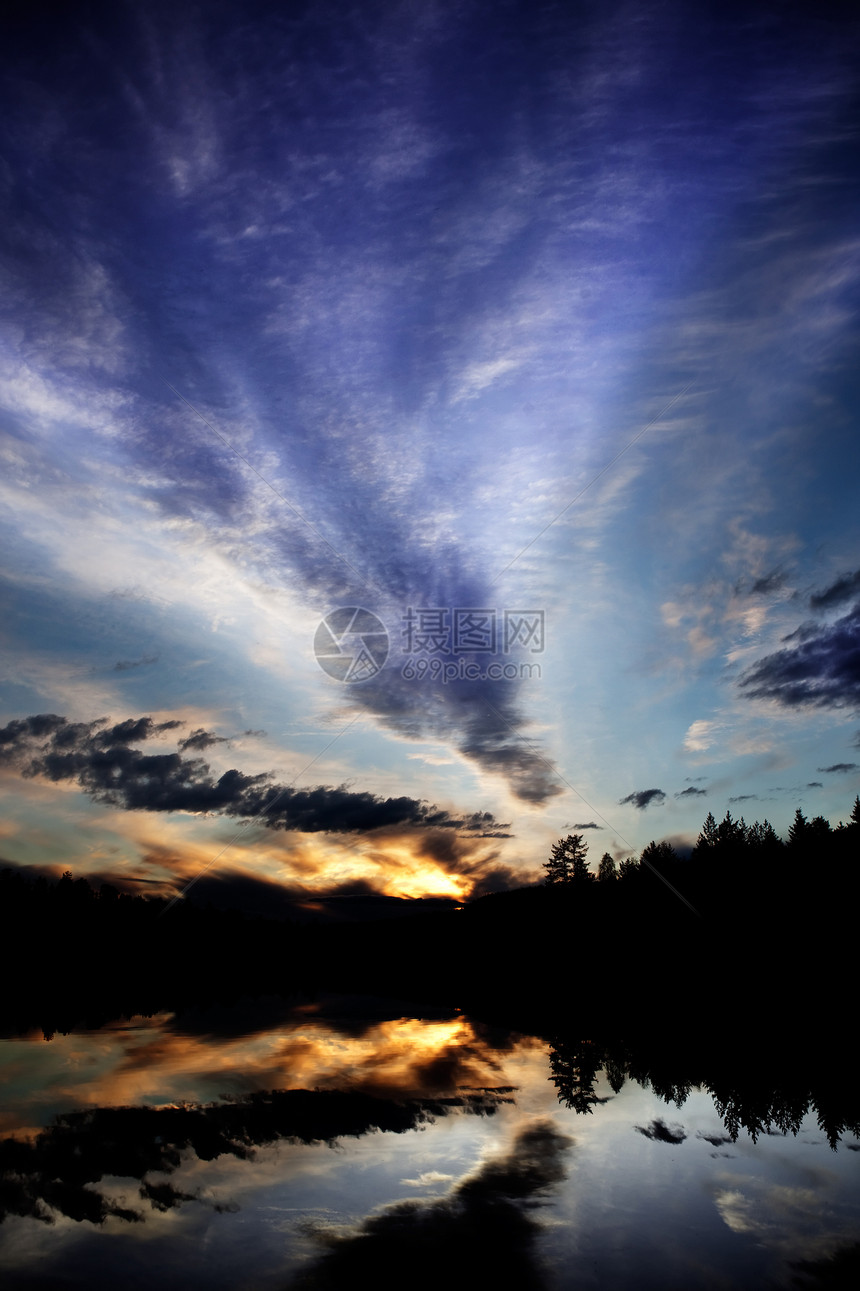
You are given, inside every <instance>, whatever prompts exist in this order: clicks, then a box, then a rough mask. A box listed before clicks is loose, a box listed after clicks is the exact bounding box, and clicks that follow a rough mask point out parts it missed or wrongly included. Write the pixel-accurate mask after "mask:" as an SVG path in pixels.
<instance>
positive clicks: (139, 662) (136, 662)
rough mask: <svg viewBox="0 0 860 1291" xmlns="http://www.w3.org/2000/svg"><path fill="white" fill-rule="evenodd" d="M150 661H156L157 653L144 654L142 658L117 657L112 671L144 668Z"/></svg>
mask: <svg viewBox="0 0 860 1291" xmlns="http://www.w3.org/2000/svg"><path fill="white" fill-rule="evenodd" d="M150 663H158V655H157V654H145V655H144V656H143V658H142V659H118V660H117V661H116V663H115V664H114V666H113V669H112V671H113V672H130V671H131V670H132V669H133V668H144V667H146V665H147V664H150Z"/></svg>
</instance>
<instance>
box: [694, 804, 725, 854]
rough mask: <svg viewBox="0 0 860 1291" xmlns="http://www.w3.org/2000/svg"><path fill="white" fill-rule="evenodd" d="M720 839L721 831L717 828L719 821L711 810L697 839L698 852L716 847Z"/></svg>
mask: <svg viewBox="0 0 860 1291" xmlns="http://www.w3.org/2000/svg"><path fill="white" fill-rule="evenodd" d="M718 840H719V832H718V829H717V822H716V821H715V820H714V815H713V812H710V811H709V812H708V814H707V816H706V817H705V823H704V825H703V826H702V832H701V834H700V835H699V837H698V838H697V839H696V848H695V850H696V851H697V852H709V851H711V849H712V848H714V847H716V845H717V842H718Z"/></svg>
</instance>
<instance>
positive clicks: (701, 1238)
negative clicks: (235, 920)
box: [0, 997, 860, 1291]
mask: <svg viewBox="0 0 860 1291" xmlns="http://www.w3.org/2000/svg"><path fill="white" fill-rule="evenodd" d="M413 1013H414V1014H415V1015H413ZM0 1063H1V1064H2V1066H0V1090H2V1098H1V1099H0V1138H2V1140H3V1143H2V1153H0V1211H2V1213H3V1214H4V1215H5V1218H4V1219H3V1222H2V1223H0V1269H2V1274H3V1279H2V1280H3V1285H4V1286H6V1287H9V1288H16V1287H17V1288H32V1289H33V1291H35V1289H36V1288H39V1289H44V1288H49V1287H50V1288H53V1287H57V1288H59V1287H68V1288H101V1287H105V1288H107V1287H110V1288H138V1287H140V1288H143V1287H146V1288H150V1287H153V1286H158V1287H159V1288H162V1289H163V1291H172V1288H179V1287H189V1286H194V1287H202V1288H213V1289H215V1288H218V1289H220V1288H231V1289H234V1291H240V1289H242V1291H244V1289H245V1288H248V1289H249V1291H250V1289H251V1288H254V1289H255V1291H268V1289H270V1288H271V1289H272V1291H274V1289H275V1288H284V1289H285V1291H286V1288H291V1287H293V1288H308V1287H351V1286H353V1285H354V1284H355V1283H356V1282H357V1281H358V1282H360V1283H362V1282H365V1281H369V1282H370V1283H371V1284H372V1285H374V1286H376V1287H378V1288H388V1287H401V1286H402V1287H418V1288H420V1287H424V1286H428V1287H430V1286H439V1285H441V1286H445V1287H448V1288H457V1287H479V1286H483V1285H491V1284H495V1285H498V1286H502V1287H512V1288H531V1287H534V1288H548V1289H551V1288H555V1289H558V1291H566V1289H568V1288H570V1289H573V1288H585V1287H596V1288H604V1287H609V1288H627V1287H629V1288H643V1289H644V1288H655V1289H656V1288H661V1291H665V1289H666V1288H679V1289H680V1288H697V1287H708V1288H711V1287H713V1288H723V1287H796V1286H823V1285H827V1286H831V1285H850V1284H851V1281H850V1279H851V1278H852V1277H856V1267H857V1266H856V1263H853V1261H854V1260H855V1259H856V1250H855V1251H853V1252H852V1250H851V1249H850V1248H852V1247H855V1246H856V1244H857V1243H858V1241H860V1189H858V1182H860V1141H858V1138H857V1136H856V1134H855V1133H852V1132H847V1131H845V1129H844V1126H843V1127H842V1128H841V1132H840V1134H839V1135H838V1140H837V1141H836V1147H835V1149H834V1148H833V1147H832V1146H831V1144H830V1143H829V1142H828V1133H829V1135H830V1138H831V1139H834V1138H835V1136H834V1133H833V1131H832V1127H828V1126H827V1125H826V1124H825V1125H824V1128H821V1127H820V1125H819V1119H820V1118H819V1117H818V1116H817V1115H816V1114H815V1112H814V1111H807V1110H806V1108H805V1106H803V1105H802V1103H801V1105H799V1106H798V1107H797V1108H796V1109H795V1111H794V1113H791V1112H790V1111H785V1109H783V1112H784V1114H783V1115H782V1116H781V1118H777V1119H781V1121H782V1123H781V1125H780V1124H775V1123H774V1121H773V1120H772V1119H769V1118H768V1117H767V1116H765V1117H763V1118H762V1117H759V1124H758V1127H756V1126H755V1125H753V1130H754V1133H750V1132H749V1130H747V1129H743V1128H740V1129H737V1130H736V1137H734V1138H733V1137H732V1133H731V1132H730V1131H731V1130H732V1129H736V1125H735V1123H734V1122H733V1113H732V1110H731V1108H728V1107H727V1104H726V1099H725V1098H724V1097H722V1096H721V1095H719V1094H718V1095H717V1099H716V1102H715V1098H714V1096H713V1094H712V1092H710V1091H709V1089H708V1088H707V1087H705V1086H695V1085H693V1086H692V1087H689V1088H688V1086H687V1085H686V1084H683V1085H682V1087H681V1088H678V1087H675V1088H672V1087H671V1082H669V1088H668V1089H667V1086H666V1082H665V1081H663V1082H655V1081H654V1080H649V1079H647V1077H646V1076H645V1075H643V1074H642V1072H641V1071H640V1072H638V1073H635V1072H634V1073H633V1074H631V1064H629V1063H628V1064H627V1070H626V1071H625V1069H624V1063H623V1062H619V1061H618V1060H616V1059H613V1060H611V1061H610V1060H609V1059H607V1058H606V1057H605V1055H604V1054H603V1053H602V1051H601V1050H599V1049H598V1048H596V1047H592V1046H591V1042H589V1041H588V1040H583V1039H581V1038H579V1039H577V1041H576V1042H575V1043H573V1044H571V1043H570V1038H569V1037H568V1041H567V1042H566V1044H557V1045H556V1047H555V1048H551V1047H550V1046H548V1044H547V1043H546V1041H544V1040H540V1039H538V1038H536V1037H534V1036H529V1035H523V1034H518V1033H511V1032H507V1031H504V1030H500V1029H493V1028H491V1027H488V1026H486V1025H483V1024H481V1023H480V1022H478V1021H475V1020H473V1019H470V1018H468V1017H466V1016H463V1015H462V1014H459V1013H456V1012H455V1013H451V1012H447V1013H439V1014H438V1015H433V1014H428V1013H427V1011H424V1012H423V1014H422V1013H421V1012H420V1011H417V1012H415V1011H413V1010H412V1009H410V1008H409V1007H408V1006H406V1005H402V1004H397V1003H395V1002H385V1001H376V1000H368V999H355V998H349V997H337V998H328V999H325V1000H315V1001H305V1002H303V1003H302V1002H294V1003H293V1004H287V1003H285V1002H284V1001H282V1000H275V999H261V1000H256V1001H244V1002H242V1003H241V1004H237V1005H235V1006H232V1007H219V1008H212V1009H203V1010H198V1011H196V1012H194V1011H191V1012H189V1011H186V1012H184V1013H182V1014H181V1015H173V1014H169V1013H164V1014H161V1015H158V1016H155V1017H149V1018H143V1017H133V1018H131V1019H128V1020H120V1021H116V1022H113V1023H111V1024H109V1025H106V1026H103V1027H100V1028H99V1029H97V1030H77V1029H76V1030H75V1031H73V1032H72V1033H70V1034H66V1035H54V1036H51V1037H50V1038H46V1037H45V1036H44V1035H43V1033H42V1032H40V1031H39V1032H32V1033H30V1034H27V1035H25V1036H22V1037H10V1038H7V1039H5V1040H2V1041H0ZM742 1078H743V1073H738V1079H739V1080H740V1081H742ZM655 1083H657V1084H658V1085H659V1087H660V1089H661V1091H662V1092H659V1093H658V1092H657V1091H656V1090H655V1088H654V1084H655ZM736 1110H737V1109H735V1111H736ZM792 1117H793V1119H792ZM744 1119H745V1117H744V1115H743V1114H741V1117H740V1120H741V1123H743V1122H744ZM746 1123H747V1124H749V1123H750V1120H749V1117H747V1118H746ZM822 1124H823V1122H822ZM727 1126H728V1127H727ZM793 1129H796V1130H797V1132H796V1133H793V1132H792V1130H793ZM834 1261H835V1263H834ZM846 1264H847V1265H849V1266H850V1267H851V1268H853V1269H854V1273H853V1275H852V1274H845V1275H844V1276H845V1278H846V1279H848V1280H845V1281H844V1282H843V1281H835V1280H834V1277H835V1271H836V1270H838V1269H839V1268H841V1267H842V1266H843V1265H846ZM804 1267H805V1270H806V1271H805V1272H804ZM828 1277H829V1278H830V1280H829V1281H827V1280H826V1279H827V1278H828ZM798 1279H801V1280H798Z"/></svg>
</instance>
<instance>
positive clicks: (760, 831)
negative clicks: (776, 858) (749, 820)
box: [747, 820, 782, 853]
mask: <svg viewBox="0 0 860 1291" xmlns="http://www.w3.org/2000/svg"><path fill="white" fill-rule="evenodd" d="M747 844H748V845H749V846H750V847H751V848H753V850H754V851H757V852H761V853H765V852H769V853H775V852H778V851H779V850H780V848H781V847H782V840H781V839H780V837H779V835H778V834H777V832H776V830H775V829H774V827H773V825H772V824H771V823H770V821H769V820H763V821H762V822H761V824H759V822H758V821H755V822H754V823H753V824H752V825H750V827H749V829H748V830H747Z"/></svg>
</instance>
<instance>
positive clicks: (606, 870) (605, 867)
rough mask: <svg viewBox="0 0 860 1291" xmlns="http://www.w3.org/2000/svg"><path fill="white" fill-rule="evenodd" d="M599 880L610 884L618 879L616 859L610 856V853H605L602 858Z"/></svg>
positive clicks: (598, 871) (598, 873)
mask: <svg viewBox="0 0 860 1291" xmlns="http://www.w3.org/2000/svg"><path fill="white" fill-rule="evenodd" d="M597 878H598V880H599V881H600V882H601V883H610V882H612V881H613V880H614V879H617V878H618V867H617V866H616V864H615V858H614V857H612V856H610V855H609V853H608V852H604V853H603V855H602V856H601V858H600V866H599V868H598V870H597Z"/></svg>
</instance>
